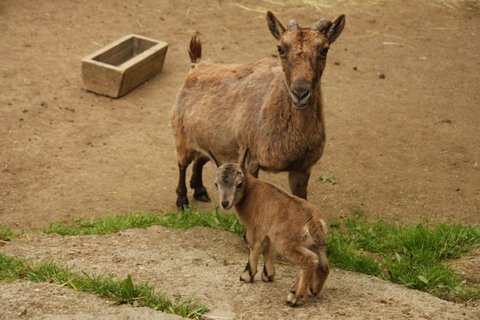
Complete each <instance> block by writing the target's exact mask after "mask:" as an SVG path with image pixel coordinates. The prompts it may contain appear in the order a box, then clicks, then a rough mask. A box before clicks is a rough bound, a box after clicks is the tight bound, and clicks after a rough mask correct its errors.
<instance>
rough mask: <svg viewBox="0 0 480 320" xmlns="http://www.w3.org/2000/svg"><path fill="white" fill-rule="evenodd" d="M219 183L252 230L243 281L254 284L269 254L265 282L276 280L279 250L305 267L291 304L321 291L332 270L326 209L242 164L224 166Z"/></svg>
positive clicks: (227, 203) (226, 204)
mask: <svg viewBox="0 0 480 320" xmlns="http://www.w3.org/2000/svg"><path fill="white" fill-rule="evenodd" d="M213 159H214V158H213ZM214 160H215V159H214ZM215 162H216V161H215ZM215 184H216V186H217V187H218V190H219V194H220V202H221V204H222V207H223V208H225V209H229V208H231V207H232V206H235V210H236V212H237V215H238V218H239V219H240V220H241V221H242V223H243V225H244V227H245V230H246V240H247V242H248V247H249V257H248V262H247V265H246V267H245V271H244V272H243V273H242V274H241V276H240V280H241V281H245V282H253V280H254V277H255V274H256V273H257V263H258V258H259V256H260V254H263V258H264V268H263V271H262V274H261V276H262V280H263V281H272V280H273V278H274V275H275V267H274V264H273V260H274V258H275V252H276V251H278V252H279V253H280V254H281V255H283V256H284V257H286V258H287V259H289V260H290V261H291V262H293V263H294V264H296V265H298V266H299V267H300V268H301V271H300V274H299V277H298V280H297V282H296V283H295V284H294V286H293V287H292V289H291V291H290V293H289V294H288V296H287V303H288V304H289V305H290V306H296V305H298V304H299V303H300V302H301V299H302V298H304V297H305V296H306V295H307V294H312V295H316V294H317V293H319V292H320V291H321V290H322V288H323V285H324V283H325V281H326V279H327V277H328V273H329V267H328V259H327V244H326V236H327V226H326V224H325V222H324V220H323V219H322V215H321V213H320V211H319V210H318V209H317V208H315V207H314V206H313V205H312V204H310V203H308V202H307V201H305V200H303V199H301V198H298V197H295V196H292V195H289V194H288V193H286V192H285V191H282V190H281V189H279V188H277V187H275V186H273V185H271V184H269V183H266V182H263V181H260V180H258V179H256V178H255V177H253V176H252V175H250V174H248V173H246V172H245V171H244V170H242V169H241V167H240V166H239V165H237V164H233V163H226V164H223V165H221V166H220V167H219V168H218V169H217V173H216V178H215Z"/></svg>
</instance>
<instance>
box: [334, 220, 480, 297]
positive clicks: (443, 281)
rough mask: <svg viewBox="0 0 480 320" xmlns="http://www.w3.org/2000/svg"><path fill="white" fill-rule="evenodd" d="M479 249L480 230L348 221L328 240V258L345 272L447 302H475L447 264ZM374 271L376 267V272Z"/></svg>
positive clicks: (475, 293)
mask: <svg viewBox="0 0 480 320" xmlns="http://www.w3.org/2000/svg"><path fill="white" fill-rule="evenodd" d="M479 245H480V226H464V225H447V224H439V225H435V226H430V225H428V224H425V223H421V224H418V225H412V226H404V227H401V226H398V225H395V224H389V223H383V222H377V223H373V224H368V223H365V222H362V221H360V220H359V219H349V220H347V221H346V223H345V226H344V228H338V229H337V230H335V229H333V230H331V232H330V236H329V257H330V260H331V261H332V263H333V264H335V265H337V266H339V267H340V268H344V269H347V270H352V271H357V272H362V273H367V274H371V275H376V276H379V277H381V278H384V279H387V280H390V281H392V282H395V283H399V284H402V285H404V286H406V287H408V288H414V289H419V290H422V291H426V292H429V293H432V294H434V295H436V296H438V297H441V298H444V299H448V300H456V299H461V300H468V299H478V298H479V297H480V289H478V288H474V287H473V286H469V285H468V284H467V283H465V282H464V281H463V279H462V278H461V277H460V276H459V275H458V274H456V273H455V272H454V270H453V269H452V268H451V267H449V266H448V264H446V262H447V261H448V260H451V259H456V258H459V257H460V256H461V255H463V254H465V253H467V252H469V251H471V250H472V249H473V248H475V247H476V246H479ZM375 265H376V267H375Z"/></svg>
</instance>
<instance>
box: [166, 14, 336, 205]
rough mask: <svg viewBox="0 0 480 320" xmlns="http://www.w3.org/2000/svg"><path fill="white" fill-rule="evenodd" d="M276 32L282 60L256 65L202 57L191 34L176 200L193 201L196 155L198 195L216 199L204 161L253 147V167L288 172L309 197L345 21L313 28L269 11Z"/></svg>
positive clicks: (180, 105) (296, 190) (180, 109)
mask: <svg viewBox="0 0 480 320" xmlns="http://www.w3.org/2000/svg"><path fill="white" fill-rule="evenodd" d="M267 22H268V27H269V28H270V31H271V33H272V34H273V36H274V37H275V39H277V41H278V42H277V47H278V54H279V57H280V63H278V61H277V60H274V59H262V60H260V61H258V62H255V63H250V64H213V63H207V62H202V63H199V59H200V57H201V51H202V46H201V43H200V41H199V39H198V38H197V36H196V35H194V36H193V37H192V39H191V41H190V48H189V53H190V59H191V62H192V70H191V71H190V72H189V73H188V74H187V77H186V79H185V81H184V83H183V84H182V86H181V88H180V90H179V92H178V94H177V99H176V102H175V105H174V107H173V109H172V112H171V115H170V121H171V124H172V127H173V129H174V135H175V142H176V149H177V161H178V167H179V181H178V187H177V196H178V197H177V207H178V208H180V209H183V208H185V207H186V206H188V197H187V188H186V185H185V176H186V170H187V167H188V166H189V165H190V163H191V162H192V161H194V164H193V170H192V178H191V180H190V187H191V188H193V189H194V197H195V198H196V199H198V200H200V201H210V197H209V196H208V193H207V191H206V189H205V187H204V186H203V182H202V168H203V166H204V165H205V163H206V162H207V161H208V160H209V158H208V150H210V151H211V152H212V153H213V154H215V155H216V157H217V159H218V160H219V162H220V163H224V162H236V161H238V158H239V154H240V152H241V151H240V150H245V149H248V150H249V155H250V162H249V168H248V171H249V172H250V173H251V174H252V175H253V176H255V177H257V176H258V171H259V170H260V169H262V170H266V171H271V172H279V171H288V172H289V176H288V179H289V183H290V188H291V190H292V193H293V194H294V195H296V196H299V197H301V198H304V199H306V198H307V185H308V180H309V177H310V171H311V167H312V166H313V165H314V164H315V163H316V162H317V161H318V160H319V159H320V157H321V155H322V152H323V147H324V144H325V131H324V124H323V112H322V96H321V89H320V78H321V76H322V73H323V70H324V68H325V64H326V57H327V52H328V49H329V47H330V45H331V44H332V43H333V42H334V41H335V40H336V39H337V38H338V36H339V35H340V33H341V32H342V30H343V27H344V25H345V16H344V15H340V16H339V17H338V18H336V19H335V20H334V21H333V22H331V21H330V20H327V19H320V20H319V21H317V22H316V23H315V24H314V25H313V26H312V27H311V28H303V27H299V26H298V23H297V22H296V21H295V20H290V21H289V23H288V26H287V28H284V26H283V25H282V24H281V23H280V21H279V20H278V19H277V18H276V17H275V16H274V15H273V13H271V12H270V11H268V12H267Z"/></svg>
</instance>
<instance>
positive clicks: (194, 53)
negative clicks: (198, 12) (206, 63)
mask: <svg viewBox="0 0 480 320" xmlns="http://www.w3.org/2000/svg"><path fill="white" fill-rule="evenodd" d="M188 54H189V56H190V61H191V62H192V64H191V68H192V69H193V68H195V64H196V63H198V62H199V61H200V58H201V57H202V43H201V42H200V38H199V36H198V32H195V34H194V35H193V36H192V39H190V46H189V47H188Z"/></svg>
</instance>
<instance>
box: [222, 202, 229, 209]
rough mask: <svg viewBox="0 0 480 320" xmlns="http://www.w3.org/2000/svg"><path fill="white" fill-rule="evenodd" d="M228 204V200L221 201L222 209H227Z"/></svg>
mask: <svg viewBox="0 0 480 320" xmlns="http://www.w3.org/2000/svg"><path fill="white" fill-rule="evenodd" d="M229 204H230V202H229V201H222V207H223V209H227V208H228V205H229Z"/></svg>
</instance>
